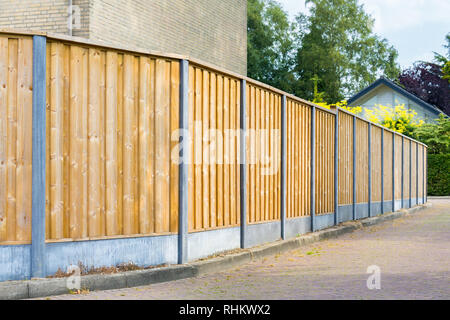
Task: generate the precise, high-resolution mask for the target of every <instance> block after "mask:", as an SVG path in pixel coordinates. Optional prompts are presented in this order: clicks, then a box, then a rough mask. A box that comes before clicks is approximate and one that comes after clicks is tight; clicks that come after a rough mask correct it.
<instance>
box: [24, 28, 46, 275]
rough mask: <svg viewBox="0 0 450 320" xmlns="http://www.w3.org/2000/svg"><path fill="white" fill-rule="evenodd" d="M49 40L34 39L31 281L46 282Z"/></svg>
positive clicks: (34, 37)
mask: <svg viewBox="0 0 450 320" xmlns="http://www.w3.org/2000/svg"><path fill="white" fill-rule="evenodd" d="M46 52H47V39H46V38H45V37H42V36H33V104H32V110H26V111H25V112H32V116H33V121H32V126H33V137H32V148H33V155H32V168H33V173H32V194H31V202H32V205H31V215H32V217H31V277H32V278H44V277H45V276H46V275H47V271H46V267H47V265H46V253H45V159H46V154H45V152H46V145H45V143H46V139H45V136H46V96H45V95H46V57H47V53H46Z"/></svg>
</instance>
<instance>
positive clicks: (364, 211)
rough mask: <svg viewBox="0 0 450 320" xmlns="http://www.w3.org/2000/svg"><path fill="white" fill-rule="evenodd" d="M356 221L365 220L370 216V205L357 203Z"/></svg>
mask: <svg viewBox="0 0 450 320" xmlns="http://www.w3.org/2000/svg"><path fill="white" fill-rule="evenodd" d="M355 207H356V220H359V219H364V218H367V217H368V216H369V203H356V204H355Z"/></svg>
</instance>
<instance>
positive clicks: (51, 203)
mask: <svg viewBox="0 0 450 320" xmlns="http://www.w3.org/2000/svg"><path fill="white" fill-rule="evenodd" d="M47 56H48V61H49V62H48V68H47V73H48V74H47V80H48V83H47V94H48V97H47V104H48V108H47V117H48V119H47V121H48V129H47V141H48V146H47V152H48V155H47V177H48V179H47V187H46V190H47V193H48V194H47V209H46V210H47V217H48V220H49V221H48V224H47V239H49V240H62V239H74V240H76V239H86V238H102V237H110V236H125V235H146V234H148V235H151V234H157V233H158V234H161V233H170V232H177V231H178V165H177V164H176V163H175V162H172V159H171V150H172V148H173V147H174V146H175V145H176V141H175V142H174V141H171V134H172V131H174V130H176V129H178V126H179V123H178V119H179V118H178V116H179V114H178V110H179V63H178V61H171V60H165V59H157V58H154V57H151V56H138V55H132V54H128V53H124V52H118V51H112V50H111V51H107V50H103V49H97V48H92V47H82V46H78V45H74V44H66V43H59V42H52V41H51V42H49V43H48V49H47ZM174 160H176V159H174ZM155 199H158V201H155Z"/></svg>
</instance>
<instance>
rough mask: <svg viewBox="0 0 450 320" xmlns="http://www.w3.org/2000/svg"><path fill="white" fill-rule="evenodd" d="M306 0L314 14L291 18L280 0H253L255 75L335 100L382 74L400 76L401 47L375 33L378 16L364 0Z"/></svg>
mask: <svg viewBox="0 0 450 320" xmlns="http://www.w3.org/2000/svg"><path fill="white" fill-rule="evenodd" d="M306 3H307V4H308V5H309V6H310V14H307V15H306V14H302V13H300V14H299V15H298V16H297V18H296V20H295V21H294V22H292V23H291V22H290V21H289V19H288V16H287V14H286V12H284V11H283V9H282V8H281V6H280V4H278V3H277V2H275V1H274V0H248V9H247V10H248V23H247V25H248V36H247V39H248V40H247V41H248V62H247V63H248V76H249V77H251V78H255V79H256V80H260V81H263V82H265V83H268V84H270V85H273V86H275V87H277V88H280V89H282V90H285V91H287V92H289V93H293V94H296V95H297V96H299V97H302V98H305V99H309V100H313V99H314V100H315V101H316V102H328V103H335V102H338V101H341V100H342V99H343V98H344V97H345V96H347V95H349V94H350V93H354V92H356V91H358V90H360V89H362V88H363V87H365V86H367V85H369V84H370V83H371V82H373V81H375V79H376V78H377V77H378V76H380V75H385V76H387V77H390V78H396V77H397V76H398V73H399V69H398V66H397V63H396V59H397V51H396V50H395V49H394V48H393V47H392V46H390V45H389V44H388V42H387V40H385V39H381V38H380V37H378V36H377V35H375V34H374V33H373V31H372V26H373V19H372V18H371V17H370V16H369V15H368V14H367V13H365V11H364V8H363V6H361V5H359V4H358V0H307V1H306ZM314 79H315V80H314ZM315 88H316V89H317V90H316V92H315V90H314V89H315Z"/></svg>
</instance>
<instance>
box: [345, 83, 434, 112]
mask: <svg viewBox="0 0 450 320" xmlns="http://www.w3.org/2000/svg"><path fill="white" fill-rule="evenodd" d="M382 84H384V85H385V86H387V87H389V88H391V89H392V90H394V91H396V92H398V93H400V94H401V95H403V96H405V97H407V98H408V99H410V100H412V101H414V102H415V103H417V104H418V105H420V106H422V107H424V108H426V109H428V110H430V111H432V112H434V113H436V114H440V113H443V112H442V110H440V109H438V108H437V107H435V106H433V105H431V104H429V103H428V102H425V101H423V100H422V99H420V98H419V97H417V96H416V95H414V94H412V93H410V92H408V91H406V90H405V89H403V88H402V87H401V86H399V85H398V84H396V83H395V82H393V81H391V80H389V79H387V78H385V77H381V78H380V79H378V80H377V81H375V82H374V83H372V84H371V85H370V86H368V87H367V88H365V89H363V90H361V91H360V92H358V93H357V94H355V95H354V96H353V97H351V98H350V99H348V101H347V103H348V104H349V105H350V104H351V103H353V102H355V101H356V100H358V99H359V98H361V97H362V96H365V95H366V94H368V93H369V92H370V91H372V90H374V89H375V88H377V87H378V86H380V85H382Z"/></svg>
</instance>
